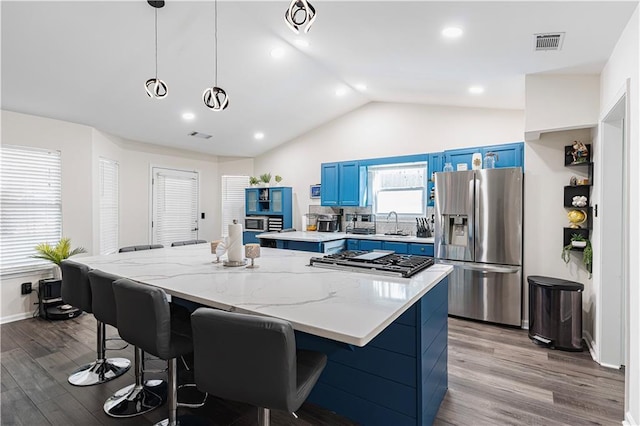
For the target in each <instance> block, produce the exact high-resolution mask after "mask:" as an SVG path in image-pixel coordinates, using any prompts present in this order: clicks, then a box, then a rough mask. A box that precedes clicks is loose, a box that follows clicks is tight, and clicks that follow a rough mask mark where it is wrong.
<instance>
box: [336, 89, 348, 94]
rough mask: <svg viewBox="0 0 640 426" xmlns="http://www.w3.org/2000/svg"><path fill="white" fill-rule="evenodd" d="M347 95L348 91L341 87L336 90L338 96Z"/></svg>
mask: <svg viewBox="0 0 640 426" xmlns="http://www.w3.org/2000/svg"><path fill="white" fill-rule="evenodd" d="M346 93H347V89H345V88H344V87H341V88H339V89H337V90H336V96H344V95H345V94H346Z"/></svg>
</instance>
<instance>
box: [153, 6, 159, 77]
mask: <svg viewBox="0 0 640 426" xmlns="http://www.w3.org/2000/svg"><path fill="white" fill-rule="evenodd" d="M154 10H155V12H156V13H155V15H156V20H155V22H156V24H155V29H156V80H157V79H158V8H154Z"/></svg>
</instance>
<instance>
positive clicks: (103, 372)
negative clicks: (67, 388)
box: [67, 358, 131, 386]
mask: <svg viewBox="0 0 640 426" xmlns="http://www.w3.org/2000/svg"><path fill="white" fill-rule="evenodd" d="M130 367H131V361H129V360H128V359H126V358H107V359H105V360H102V359H99V360H96V361H94V362H92V363H90V364H86V365H83V366H82V367H80V368H78V369H77V370H76V371H74V372H73V373H72V374H71V375H70V376H69V378H68V379H67V380H68V381H69V383H71V384H72V385H74V386H91V385H97V384H100V383H105V382H108V381H109V380H113V379H115V378H116V377H120V376H122V375H123V374H124V373H126V372H127V371H128V370H129V368H130Z"/></svg>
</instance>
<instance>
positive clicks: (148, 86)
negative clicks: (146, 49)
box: [144, 0, 169, 99]
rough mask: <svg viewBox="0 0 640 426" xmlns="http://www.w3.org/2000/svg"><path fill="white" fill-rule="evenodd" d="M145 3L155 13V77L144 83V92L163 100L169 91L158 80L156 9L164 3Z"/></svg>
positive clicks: (165, 85)
mask: <svg viewBox="0 0 640 426" xmlns="http://www.w3.org/2000/svg"><path fill="white" fill-rule="evenodd" d="M147 3H149V6H151V7H153V9H154V10H153V11H154V13H155V26H154V27H155V35H156V37H155V40H156V43H155V48H156V75H155V77H154V78H150V79H149V80H147V81H146V82H145V83H144V90H145V91H146V92H147V96H149V97H150V98H155V99H164V98H166V97H167V95H168V94H169V89H168V88H167V84H166V83H165V82H164V81H162V80H160V79H159V78H158V9H160V8H161V7H164V1H153V0H147Z"/></svg>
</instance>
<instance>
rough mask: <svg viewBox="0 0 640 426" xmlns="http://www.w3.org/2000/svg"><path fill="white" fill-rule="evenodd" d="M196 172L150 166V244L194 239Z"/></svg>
mask: <svg viewBox="0 0 640 426" xmlns="http://www.w3.org/2000/svg"><path fill="white" fill-rule="evenodd" d="M198 180H199V179H198V172H191V171H184V170H173V169H163V168H160V167H153V169H152V180H151V193H152V200H153V206H152V212H151V216H152V219H151V235H152V243H153V244H162V245H164V246H165V247H170V246H171V243H173V242H175V241H186V240H194V239H197V238H198Z"/></svg>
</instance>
